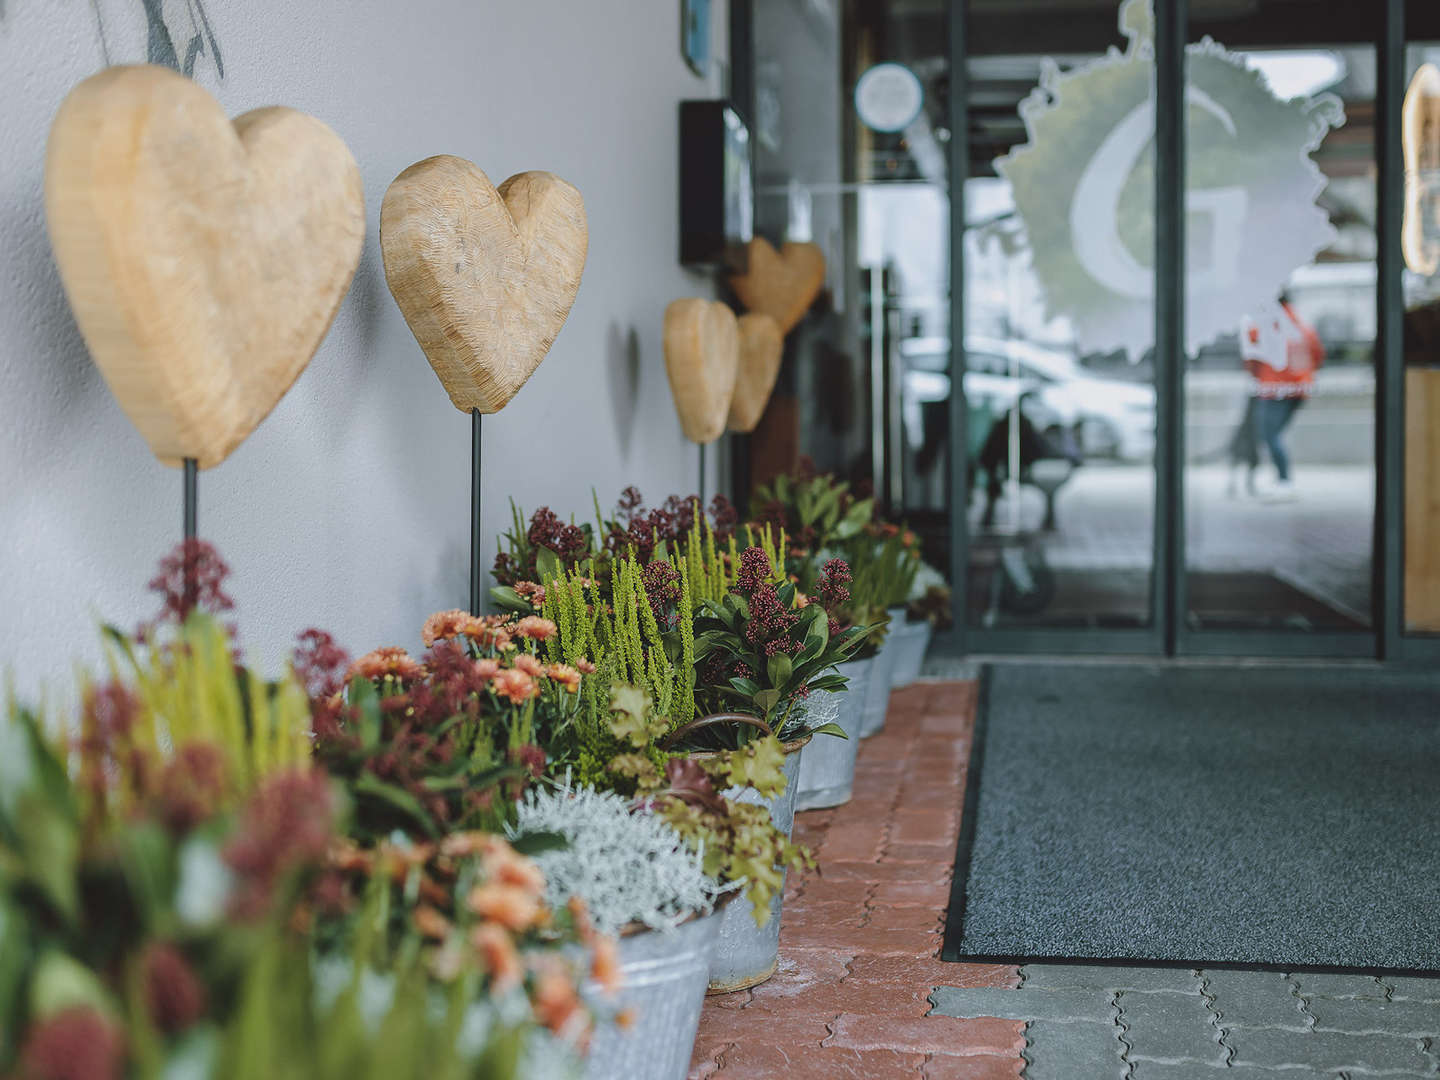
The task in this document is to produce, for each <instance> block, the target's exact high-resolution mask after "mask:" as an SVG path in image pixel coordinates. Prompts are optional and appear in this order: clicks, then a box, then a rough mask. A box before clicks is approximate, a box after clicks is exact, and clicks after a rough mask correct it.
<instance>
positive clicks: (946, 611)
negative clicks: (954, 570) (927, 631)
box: [905, 561, 953, 630]
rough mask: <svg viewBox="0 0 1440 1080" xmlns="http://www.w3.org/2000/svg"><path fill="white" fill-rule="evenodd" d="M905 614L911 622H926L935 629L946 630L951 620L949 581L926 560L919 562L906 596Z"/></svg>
mask: <svg viewBox="0 0 1440 1080" xmlns="http://www.w3.org/2000/svg"><path fill="white" fill-rule="evenodd" d="M905 613H906V615H907V616H908V617H909V618H910V620H911V621H912V622H928V623H929V624H930V625H931V626H932V627H934V628H935V629H936V630H948V629H949V628H950V626H951V624H952V622H953V615H952V613H951V598H950V583H949V582H948V581H946V580H945V576H944V575H943V574H941V573H940V571H939V570H936V569H935V568H934V567H933V566H931V565H930V564H929V563H927V562H923V561H922V562H921V564H920V569H919V570H918V571H917V572H916V574H915V580H914V582H913V583H912V584H911V586H910V595H909V596H908V597H906V608H905Z"/></svg>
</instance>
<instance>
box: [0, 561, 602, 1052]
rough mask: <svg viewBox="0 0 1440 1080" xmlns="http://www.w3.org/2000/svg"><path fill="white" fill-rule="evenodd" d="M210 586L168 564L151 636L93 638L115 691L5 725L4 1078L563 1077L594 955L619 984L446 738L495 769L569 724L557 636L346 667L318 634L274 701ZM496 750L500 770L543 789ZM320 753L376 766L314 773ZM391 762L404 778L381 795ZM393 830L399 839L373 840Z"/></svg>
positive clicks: (510, 638) (536, 622)
mask: <svg viewBox="0 0 1440 1080" xmlns="http://www.w3.org/2000/svg"><path fill="white" fill-rule="evenodd" d="M224 572H225V571H224V565H223V563H221V562H220V561H219V560H218V557H215V556H213V549H207V548H205V547H200V546H197V545H194V544H188V545H186V548H185V549H182V551H181V552H179V553H177V554H176V555H175V556H172V557H171V558H170V559H167V561H166V564H165V567H163V568H162V574H161V576H160V577H159V578H157V588H158V589H160V590H161V591H162V592H163V593H164V596H165V606H164V608H163V609H162V617H161V618H158V619H156V620H154V621H153V622H152V623H150V624H147V626H146V627H144V628H142V631H143V635H136V636H135V637H130V636H127V635H124V634H121V633H120V632H118V631H115V630H113V629H107V631H106V635H107V645H108V648H109V662H110V669H111V677H110V678H109V679H108V680H107V681H105V682H103V683H93V684H91V685H90V686H89V687H88V688H87V692H86V694H85V695H84V707H83V710H82V714H81V716H80V717H79V718H78V720H77V721H76V722H75V723H73V724H51V725H49V726H47V725H46V724H44V723H42V722H41V720H40V719H39V718H37V717H36V716H34V715H33V714H30V713H27V712H25V711H24V710H22V709H20V708H19V707H18V706H16V705H14V704H13V703H12V704H10V705H9V706H8V708H7V709H6V710H5V712H4V713H0V757H3V760H4V767H3V768H0V926H3V928H4V933H5V939H6V950H5V954H4V956H3V958H0V1074H4V1075H12V1074H13V1075H16V1076H23V1077H25V1078H27V1080H72V1078H73V1080H78V1078H80V1077H85V1078H86V1080H90V1078H97V1077H98V1078H110V1077H115V1078H118V1077H122V1076H129V1075H145V1076H150V1075H162V1074H163V1075H181V1074H184V1075H200V1076H217V1077H227V1078H229V1077H234V1078H237V1080H252V1078H255V1080H259V1078H261V1077H273V1076H282V1075H286V1076H288V1075H304V1076H317V1077H322V1078H325V1080H329V1078H331V1077H335V1078H336V1080H338V1078H340V1077H342V1076H344V1077H349V1076H354V1075H384V1076H387V1077H389V1076H396V1077H401V1078H405V1077H415V1078H417V1080H418V1078H419V1077H421V1076H432V1075H449V1076H486V1077H491V1076H494V1077H499V1078H508V1077H513V1076H516V1075H526V1076H530V1075H541V1073H542V1064H541V1063H540V1056H537V1055H538V1054H539V1051H538V1050H537V1048H540V1047H550V1048H551V1049H550V1051H549V1052H548V1058H549V1060H551V1061H552V1062H553V1061H561V1062H564V1061H569V1060H573V1059H574V1058H575V1055H576V1053H577V1052H578V1051H579V1050H580V1049H581V1048H582V1047H583V1045H584V1042H585V1040H586V1039H587V1038H588V1033H589V1031H590V1029H591V1027H592V1025H593V1022H594V1018H595V1015H596V1007H595V1005H594V1004H593V1003H591V1002H589V1001H587V1000H586V999H584V998H583V997H582V995H581V993H580V990H579V984H580V981H581V979H582V977H583V975H584V965H585V963H586V962H587V958H589V963H590V968H589V974H590V976H591V977H592V978H594V979H595V980H596V981H598V982H599V983H600V984H601V985H602V986H604V985H607V984H609V985H613V982H614V975H615V968H614V945H613V942H609V941H608V939H605V938H603V937H602V936H600V935H599V934H598V933H597V932H596V931H595V929H594V928H593V926H592V925H591V923H590V920H589V919H588V917H587V916H586V914H585V911H584V908H583V905H581V904H578V903H576V904H572V905H567V906H566V907H565V908H563V909H560V910H552V909H551V908H550V907H548V906H547V905H546V903H545V902H544V895H545V882H544V878H543V874H541V872H540V871H539V870H538V868H537V867H536V866H535V864H534V863H533V862H531V861H530V860H529V859H528V858H526V857H525V856H524V855H522V854H521V853H520V852H519V851H517V850H515V849H514V848H512V847H511V846H510V845H509V844H507V842H506V841H505V840H504V839H503V838H502V837H500V836H498V835H495V834H494V833H491V832H483V831H473V830H468V829H466V828H465V826H466V825H467V824H468V823H469V822H470V821H471V820H473V819H475V813H474V811H475V810H476V807H475V806H474V805H473V804H472V803H471V802H470V801H469V800H468V798H467V793H468V792H467V786H468V784H469V781H470V779H471V777H470V775H469V773H466V772H459V773H457V772H449V771H447V769H446V766H447V761H446V756H445V753H444V752H442V751H441V749H440V748H441V747H444V746H449V748H450V750H452V751H454V757H455V758H463V759H466V760H476V761H480V760H484V759H485V753H481V754H479V755H478V756H477V757H474V758H473V759H472V757H471V754H470V752H471V751H472V750H474V749H475V748H476V747H477V746H478V745H480V742H481V741H482V740H481V735H482V732H481V730H480V729H481V728H482V727H487V726H488V728H489V729H493V730H495V731H501V732H503V733H504V734H505V735H506V737H507V739H508V738H511V737H513V738H514V739H515V740H527V741H526V742H523V743H520V744H519V745H522V746H528V745H531V743H530V742H529V741H528V740H533V739H534V738H536V737H538V736H537V735H536V732H537V731H538V730H539V729H542V728H545V727H546V726H547V725H550V726H557V725H563V724H564V723H565V710H566V709H567V708H573V704H570V703H573V701H574V700H575V698H576V696H577V692H578V682H579V678H580V674H579V673H578V672H572V671H571V670H569V669H563V670H562V669H553V668H551V667H549V666H545V665H541V664H540V661H539V660H538V659H537V657H536V655H535V653H534V651H533V650H534V647H535V645H536V644H537V643H538V642H539V641H541V640H543V639H544V638H545V637H546V636H547V634H549V633H553V627H547V625H546V624H545V622H544V620H541V619H538V618H537V619H533V621H531V622H529V623H527V622H526V621H525V620H523V619H522V620H518V621H517V622H515V623H513V624H508V625H506V626H503V627H502V626H501V625H499V624H498V623H494V622H489V623H485V622H477V621H470V620H468V617H465V618H463V619H461V618H457V615H458V613H442V614H441V616H437V617H436V618H435V619H433V620H432V623H431V625H430V626H428V627H427V638H430V639H431V640H430V651H429V652H428V653H427V654H426V657H425V658H424V660H423V661H415V660H413V659H412V658H409V657H408V656H406V655H404V654H403V653H400V652H398V651H384V652H380V653H376V654H370V655H368V656H367V657H362V658H361V660H360V661H357V662H356V663H355V664H354V665H351V664H350V663H349V662H348V658H347V657H346V656H345V655H344V653H343V651H341V650H340V649H339V648H338V647H337V646H336V645H335V644H334V642H333V640H332V639H330V638H329V636H328V635H325V634H323V633H321V632H319V631H307V632H306V633H305V634H304V635H302V639H301V645H300V648H299V649H298V650H297V654H296V659H295V662H294V664H293V665H292V668H291V670H290V671H288V672H287V673H286V674H285V675H284V676H283V677H282V678H281V679H279V680H276V681H274V682H267V681H264V680H260V679H258V678H257V677H255V676H254V675H253V674H252V673H250V672H248V671H247V670H246V669H244V668H243V667H240V666H238V664H237V662H236V658H235V657H234V655H232V646H233V639H234V630H233V628H232V627H224V626H221V625H220V623H219V622H218V621H217V618H216V615H217V614H218V612H219V611H223V610H225V604H224V603H222V601H228V598H227V597H225V594H224V591H223V580H224ZM462 642H463V644H462ZM482 654H488V655H482ZM461 660H463V661H464V663H461ZM489 665H493V666H494V671H493V672H490V673H489V674H488V677H487V681H486V682H485V684H484V685H483V686H478V687H477V686H476V685H475V680H476V679H478V678H479V677H480V675H481V674H484V673H485V672H486V671H488V666H489ZM537 666H538V670H537ZM520 676H523V677H524V680H522V679H521V678H520ZM347 684H348V685H347ZM522 690H523V692H522ZM307 691H308V692H309V695H313V697H310V696H307ZM302 702H303V703H306V704H303V705H302V704H301V703H302ZM441 714H444V717H445V718H444V719H438V718H439V717H440V716H441ZM297 718H298V719H297ZM482 718H483V720H482ZM295 723H299V724H300V725H301V730H300V737H297V736H296V732H295V731H294V729H293V726H292V725H293V724H295ZM312 723H313V724H314V725H315V727H316V735H317V742H318V743H319V744H321V751H320V753H319V754H318V755H317V757H315V758H312V756H311V755H310V753H309V746H308V739H307V738H306V737H304V726H306V725H309V724H312ZM442 728H443V729H444V730H440V729H442ZM52 730H55V731H59V732H61V733H62V734H59V735H54V736H52V735H51V734H50V732H51V731H52ZM71 732H73V733H74V734H73V736H72V735H71V734H69V733H71ZM450 732H456V733H457V734H456V740H457V741H455V742H453V743H448V744H447V743H446V742H445V739H446V737H447V735H448V734H449V733H450ZM492 745H498V744H495V743H494V742H493V740H492ZM357 748H359V749H360V750H365V749H369V750H372V751H373V753H371V754H369V755H365V754H361V753H357ZM503 749H504V751H505V754H504V758H503V761H502V762H500V763H499V765H498V767H499V768H500V769H501V770H502V771H503V775H501V776H500V777H499V779H500V780H501V781H504V780H508V779H511V778H513V777H514V776H515V774H522V775H524V776H526V777H529V776H531V775H538V774H539V773H540V772H542V771H543V757H542V759H541V760H540V761H539V762H531V761H530V760H528V758H527V757H526V755H524V754H521V755H519V759H518V760H511V755H510V754H509V750H510V749H511V744H510V743H508V742H507V743H506V744H505V746H504V748H503ZM326 753H328V754H329V755H330V761H331V762H332V763H333V762H340V763H341V764H349V763H352V762H353V761H359V762H360V763H361V767H359V768H356V769H354V770H353V771H351V772H348V773H347V772H346V771H345V769H343V768H340V769H336V770H334V771H331V772H328V773H327V772H326V771H322V770H321V769H319V768H316V767H315V762H316V761H317V760H319V758H323V757H324V756H325V754H326ZM387 755H389V756H388V757H387ZM412 765H414V766H415V768H413V769H411V766H412ZM393 768H399V769H400V773H399V774H397V775H400V776H402V777H403V779H404V781H405V783H404V784H396V786H395V790H394V791H386V792H377V789H376V788H375V786H374V785H375V783H376V782H377V778H378V777H381V776H384V775H388V774H386V773H385V772H384V770H386V769H393ZM407 770H408V771H407ZM392 779H393V777H392ZM427 781H428V782H427ZM384 782H385V783H389V782H391V781H389V780H386V781H384ZM412 784H413V787H412V786H411V785H412ZM485 786H486V785H485V782H484V781H482V782H481V783H480V784H479V787H480V788H481V790H482V792H483V790H485ZM397 792H398V793H400V795H404V796H410V797H411V799H410V801H408V802H407V800H406V798H403V797H399V796H398V795H397ZM422 794H423V796H424V797H423V798H422V797H421V796H422ZM515 794H518V790H517V791H516V792H515ZM500 801H503V800H500ZM380 807H383V811H382V810H380V809H377V808H380ZM352 811H353V813H352ZM385 812H389V813H391V814H395V815H396V819H397V821H399V822H403V824H404V826H405V827H404V828H403V829H398V830H397V829H392V830H391V831H390V832H389V833H387V834H383V835H382V833H381V830H382V829H383V828H385V826H386V825H387V824H392V822H388V821H386V820H384V813H385ZM544 840H545V838H544V837H539V838H531V843H532V844H535V845H537V846H543V842H544ZM541 1056H543V1055H541Z"/></svg>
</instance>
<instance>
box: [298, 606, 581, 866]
mask: <svg viewBox="0 0 1440 1080" xmlns="http://www.w3.org/2000/svg"><path fill="white" fill-rule="evenodd" d="M554 634H555V626H554V624H553V623H551V622H549V621H548V620H546V619H542V618H539V617H538V616H527V617H525V618H521V619H517V620H505V619H502V618H496V617H488V618H481V617H476V616H473V615H469V614H467V613H465V612H462V611H442V612H437V613H436V614H434V615H432V616H430V618H429V619H428V620H427V621H426V623H425V627H424V631H423V635H422V640H423V641H424V643H425V644H426V645H427V646H428V651H427V652H426V653H425V654H424V656H423V657H421V658H420V659H418V660H417V659H415V658H414V657H412V656H410V655H409V654H408V653H406V652H405V651H404V650H403V649H396V648H384V649H377V650H374V651H372V652H370V653H367V654H366V655H364V656H362V657H360V658H359V659H358V660H356V661H355V662H354V663H353V664H351V665H349V666H348V668H346V669H345V670H344V673H343V675H342V674H340V673H339V666H338V664H336V663H334V662H333V658H332V662H331V665H330V668H329V669H328V670H326V671H323V672H316V671H315V668H314V665H310V666H308V667H307V668H306V670H307V671H308V672H310V673H311V674H310V682H311V683H312V685H313V688H314V690H315V698H314V706H313V713H314V727H315V742H316V750H315V753H316V759H317V760H318V761H319V762H320V763H322V764H323V765H324V766H325V767H326V768H327V769H328V770H329V771H330V773H331V774H332V775H335V776H338V777H341V778H344V779H345V780H346V781H347V783H348V784H349V787H350V789H351V791H352V793H353V797H354V798H355V800H356V814H355V818H356V827H357V829H358V830H359V833H360V835H362V836H363V837H365V838H367V839H370V840H376V839H380V838H383V837H385V836H387V835H388V834H389V833H390V832H392V831H393V830H396V829H399V830H401V831H403V832H406V833H414V834H415V835H417V836H423V837H429V838H434V837H438V836H442V835H444V834H446V833H449V832H454V831H464V830H474V829H480V828H489V829H498V828H500V827H502V826H503V824H504V821H505V819H506V816H507V813H508V811H507V806H508V804H509V803H511V802H513V801H514V799H515V798H516V797H518V796H519V794H520V792H521V791H522V790H523V789H524V787H525V785H526V784H528V783H530V782H533V781H534V780H536V779H538V778H539V777H540V776H541V775H543V774H544V772H545V767H546V762H547V758H546V752H545V750H544V749H543V748H542V747H543V745H552V744H554V743H556V742H557V741H559V740H560V739H561V738H562V737H563V734H564V731H565V729H566V727H567V726H568V725H569V724H570V723H572V722H573V719H574V717H575V714H576V712H577V710H578V708H579V701H580V680H581V672H582V669H586V670H590V668H589V664H588V662H586V661H585V660H584V659H583V658H577V663H578V664H579V665H580V666H579V667H576V666H572V665H569V664H563V663H546V662H544V661H543V660H541V659H540V657H539V656H538V655H537V651H536V650H537V648H538V646H539V645H540V643H541V642H543V641H546V640H548V639H550V638H552V637H553V636H554ZM330 647H331V643H329V642H327V641H320V642H319V643H318V648H320V649H322V650H323V649H327V648H330ZM308 648H309V649H310V650H311V651H312V652H313V651H314V650H315V649H316V648H317V643H316V641H315V640H314V639H311V641H310V642H309V644H308ZM342 687H343V689H342ZM497 792H501V793H503V794H504V795H505V796H506V798H504V799H500V800H498V801H497Z"/></svg>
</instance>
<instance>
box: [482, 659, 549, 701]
mask: <svg viewBox="0 0 1440 1080" xmlns="http://www.w3.org/2000/svg"><path fill="white" fill-rule="evenodd" d="M490 688H491V689H492V690H494V691H495V693H497V694H499V695H500V696H501V697H503V698H506V699H507V700H509V701H510V702H512V703H513V704H515V705H523V704H525V702H527V701H529V700H530V699H531V698H532V697H534V696H535V695H536V694H538V693H540V688H539V687H538V686H536V685H535V680H534V679H532V678H531V677H530V676H529V675H526V674H525V672H523V671H520V670H519V669H518V668H501V669H500V670H499V671H497V672H496V673H495V675H494V676H493V677H492V678H491V679H490Z"/></svg>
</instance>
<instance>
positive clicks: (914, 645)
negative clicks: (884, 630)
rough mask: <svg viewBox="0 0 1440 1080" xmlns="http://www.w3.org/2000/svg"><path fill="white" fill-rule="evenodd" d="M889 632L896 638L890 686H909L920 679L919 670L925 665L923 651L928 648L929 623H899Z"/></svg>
mask: <svg viewBox="0 0 1440 1080" xmlns="http://www.w3.org/2000/svg"><path fill="white" fill-rule="evenodd" d="M890 632H891V633H892V634H894V635H895V636H896V640H895V649H896V652H895V669H894V672H893V673H892V674H893V677H892V678H891V680H890V685H891V686H892V687H896V686H909V685H910V684H911V683H913V682H914V681H915V680H916V679H918V678H920V669H921V667H922V666H924V664H925V650H926V649H928V648H930V635H931V632H932V631H931V626H930V621H929V620H928V619H922V620H920V621H919V622H905V623H900V624H899V628H898V629H896V630H891V631H890Z"/></svg>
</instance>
